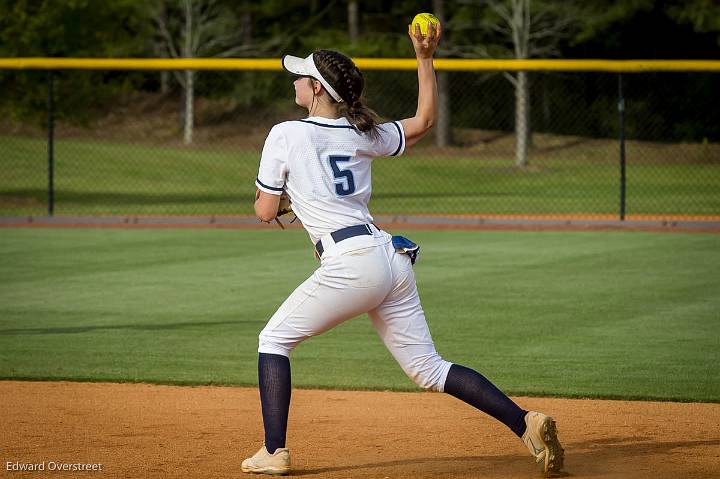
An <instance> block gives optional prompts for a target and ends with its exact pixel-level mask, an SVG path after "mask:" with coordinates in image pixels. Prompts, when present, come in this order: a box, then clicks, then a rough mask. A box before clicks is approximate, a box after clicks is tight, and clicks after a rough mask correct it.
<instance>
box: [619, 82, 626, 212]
mask: <svg viewBox="0 0 720 479" xmlns="http://www.w3.org/2000/svg"><path fill="white" fill-rule="evenodd" d="M618 112H619V113H620V221H625V187H626V177H625V97H623V84H622V73H619V74H618Z"/></svg>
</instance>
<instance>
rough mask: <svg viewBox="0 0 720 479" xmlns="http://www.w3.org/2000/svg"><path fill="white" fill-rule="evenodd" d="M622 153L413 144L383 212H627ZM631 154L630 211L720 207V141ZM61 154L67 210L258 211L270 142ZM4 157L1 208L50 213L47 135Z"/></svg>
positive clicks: (17, 141)
mask: <svg viewBox="0 0 720 479" xmlns="http://www.w3.org/2000/svg"><path fill="white" fill-rule="evenodd" d="M546 141H550V140H546ZM552 141H555V142H557V141H558V140H557V138H556V139H555V140H552ZM538 142H539V143H540V140H538ZM503 148H505V147H503ZM617 148H618V147H617V144H616V143H615V142H614V140H585V141H577V142H570V143H569V144H568V146H560V147H558V146H548V147H546V148H544V149H543V148H540V147H538V149H537V150H534V151H533V156H532V159H531V161H532V163H531V167H529V168H527V169H516V168H513V167H512V165H513V158H512V152H510V153H508V152H506V151H505V149H507V148H505V149H497V150H492V149H490V148H488V149H486V150H485V149H484V150H473V149H472V148H465V149H460V148H456V149H449V150H446V151H445V152H444V153H442V154H438V153H437V151H435V153H434V154H433V150H428V149H413V150H411V151H410V152H409V153H408V155H407V156H403V157H400V158H383V159H379V160H378V161H376V162H375V163H374V167H373V183H374V185H373V187H374V190H373V199H372V201H371V209H372V211H373V212H374V213H376V214H420V213H429V214H548V213H555V214H557V213H580V214H590V215H592V214H618V209H619V184H618V181H619V175H620V174H619V171H618V170H619V167H618V160H617V155H618V153H617ZM627 150H628V173H627V177H628V184H627V210H626V213H627V214H633V215H640V214H668V215H672V214H688V215H717V214H718V212H720V147H718V145H714V144H711V145H682V144H675V145H659V144H652V143H639V142H636V143H629V144H628V147H627ZM55 154H56V167H55V171H56V180H55V186H56V214H60V215H78V214H124V215H136V214H178V215H180V214H202V215H213V214H250V213H252V199H253V197H254V192H255V185H254V179H255V176H256V174H257V168H258V162H259V157H260V153H259V149H258V150H257V151H255V150H253V151H249V152H248V151H247V150H235V149H225V150H209V149H205V148H171V147H160V146H149V145H141V144H127V143H118V142H108V141H90V140H58V141H57V142H56V145H55ZM0 158H1V159H0V166H2V167H3V171H4V173H3V174H2V175H0V215H43V214H45V213H46V210H47V198H46V197H47V165H46V163H47V145H46V142H45V140H43V139H29V138H16V137H2V136H0Z"/></svg>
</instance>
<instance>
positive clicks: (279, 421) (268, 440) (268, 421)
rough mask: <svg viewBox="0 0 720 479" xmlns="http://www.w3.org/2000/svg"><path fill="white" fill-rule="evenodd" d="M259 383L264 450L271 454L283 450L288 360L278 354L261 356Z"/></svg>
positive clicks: (285, 431) (288, 385)
mask: <svg viewBox="0 0 720 479" xmlns="http://www.w3.org/2000/svg"><path fill="white" fill-rule="evenodd" d="M258 383H259V386H260V402H261V403H262V415H263V425H264V426H265V448H266V449H267V450H268V452H269V453H270V454H273V453H274V452H275V450H276V449H278V448H282V447H285V435H286V434H287V422H288V411H289V410H290V392H291V389H292V384H291V381H290V359H288V358H287V357H286V356H282V355H280V354H265V353H260V355H259V356H258Z"/></svg>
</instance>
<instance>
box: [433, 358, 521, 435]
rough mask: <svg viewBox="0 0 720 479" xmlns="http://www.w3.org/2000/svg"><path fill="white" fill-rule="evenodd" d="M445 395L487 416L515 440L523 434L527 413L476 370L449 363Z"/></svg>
mask: <svg viewBox="0 0 720 479" xmlns="http://www.w3.org/2000/svg"><path fill="white" fill-rule="evenodd" d="M445 392H446V393H448V394H450V395H451V396H455V397H456V398H458V399H460V400H461V401H465V402H466V403H468V404H470V405H471V406H474V407H476V408H478V409H480V410H481V411H482V412H484V413H486V414H489V415H491V416H492V417H494V418H495V419H497V420H498V421H500V422H502V423H503V424H505V425H506V426H507V427H509V428H510V429H511V430H512V432H514V433H515V434H517V436H518V437H522V435H523V434H524V433H525V428H526V425H525V414H527V411H525V410H523V409H521V408H520V407H519V406H518V405H517V404H515V403H514V402H513V401H512V400H511V399H510V398H509V397H507V396H506V395H505V394H504V393H503V392H502V391H500V390H499V389H498V388H497V387H495V385H494V384H493V383H491V382H490V381H488V380H487V378H485V376H483V375H482V374H480V373H478V372H477V371H473V370H472V369H469V368H466V367H464V366H460V365H459V364H453V365H452V366H450V372H449V373H448V376H447V380H446V381H445Z"/></svg>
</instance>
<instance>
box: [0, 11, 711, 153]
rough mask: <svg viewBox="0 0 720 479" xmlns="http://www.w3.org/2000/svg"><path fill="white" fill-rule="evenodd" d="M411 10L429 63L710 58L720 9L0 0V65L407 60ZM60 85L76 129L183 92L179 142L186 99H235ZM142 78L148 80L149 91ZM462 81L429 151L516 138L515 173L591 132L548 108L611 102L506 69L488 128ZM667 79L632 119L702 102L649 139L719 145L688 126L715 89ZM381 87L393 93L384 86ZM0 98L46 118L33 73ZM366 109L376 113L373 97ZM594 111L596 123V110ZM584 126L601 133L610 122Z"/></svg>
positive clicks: (185, 84)
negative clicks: (494, 137)
mask: <svg viewBox="0 0 720 479" xmlns="http://www.w3.org/2000/svg"><path fill="white" fill-rule="evenodd" d="M419 11H431V12H434V13H435V14H436V15H437V16H438V17H440V19H441V21H442V22H443V25H444V27H445V28H444V38H443V42H442V44H441V49H440V50H439V52H438V56H439V57H446V58H520V59H525V58H607V59H629V58H672V59H683V58H706V59H707V58H709V59H715V58H718V57H720V55H719V53H720V4H718V3H717V2H715V1H714V0H660V1H653V0H622V1H611V0H595V1H593V2H584V1H581V0H567V1H561V0H430V1H421V2H418V1H414V0H397V1H394V2H385V1H381V0H326V1H322V2H321V1H319V0H310V1H298V0H259V1H250V0H244V1H237V0H232V1H231V0H148V1H142V2H140V1H137V0H103V1H100V0H64V1H62V2H58V1H53V0H0V56H2V57H32V56H51V57H98V58H106V57H166V58H195V57H226V58H227V57H255V58H258V57H279V56H280V55H282V54H283V53H296V54H305V53H307V52H310V51H312V50H314V49H316V48H319V47H329V48H334V49H337V50H340V51H343V52H344V53H346V54H348V55H351V56H356V57H408V56H410V55H412V49H411V47H410V43H409V42H408V40H407V37H406V30H405V29H406V25H407V24H408V23H409V21H410V20H411V19H412V17H413V16H414V14H415V13H418V12H419ZM59 75H60V77H61V82H59V83H58V88H61V89H62V91H61V92H60V93H61V94H59V95H58V101H59V111H60V113H61V115H63V116H64V117H65V118H68V119H71V120H76V121H82V120H83V119H86V118H89V117H92V116H93V115H94V114H98V113H99V112H101V111H102V110H103V109H104V108H105V107H106V106H107V105H110V104H112V102H113V99H114V98H116V97H117V95H118V94H122V93H123V92H127V91H134V90H151V91H158V92H162V93H168V92H170V91H172V90H177V91H179V92H181V93H182V97H183V107H182V112H183V113H182V116H183V118H184V128H183V137H184V140H185V142H186V143H191V142H192V135H193V123H194V117H195V114H194V111H193V106H194V104H195V96H196V94H197V93H198V91H199V92H201V94H202V95H207V96H214V97H222V96H232V95H234V94H237V89H236V88H234V87H233V86H232V85H229V82H226V81H216V82H213V83H212V84H210V83H208V84H205V85H203V75H205V73H198V72H193V71H184V72H171V73H170V72H162V73H145V72H143V73H140V74H138V73H129V72H114V73H108V72H89V73H82V74H80V73H78V72H69V73H62V72H61V73H59ZM150 75H154V76H155V78H157V77H159V78H157V80H156V81H148V77H149V76H150ZM461 77H462V75H454V74H452V75H451V74H445V73H440V74H439V75H438V86H439V92H440V122H439V124H438V127H437V128H436V142H437V144H438V145H440V146H446V145H450V144H452V143H453V141H454V139H453V137H452V129H451V128H450V125H451V124H452V125H460V126H470V127H472V126H475V127H484V128H497V129H514V131H515V138H516V153H517V156H516V163H517V164H518V165H520V166H522V165H524V164H526V163H527V150H528V148H530V147H531V145H532V132H533V131H536V130H538V128H542V129H544V130H546V131H548V130H552V129H553V128H555V129H557V130H561V131H560V132H565V130H568V131H567V132H571V133H578V134H583V133H587V131H583V128H585V129H586V130H590V129H593V131H597V124H596V125H595V126H592V127H591V126H590V125H585V126H583V125H578V124H576V123H577V122H571V123H570V124H567V125H564V124H563V121H562V119H563V115H564V116H565V117H566V116H567V115H566V114H564V113H563V111H562V109H560V108H559V105H564V104H567V106H565V107H563V108H569V109H572V108H573V105H577V102H579V101H586V102H588V103H594V102H600V103H603V102H606V103H607V102H612V101H614V100H613V99H612V95H613V94H614V92H612V91H609V92H599V93H597V92H596V93H595V95H599V96H600V97H599V98H586V99H585V100H583V98H582V97H583V95H587V93H584V92H583V91H582V90H584V89H585V88H586V86H580V87H579V86H578V85H574V86H571V87H569V86H568V84H567V82H564V81H562V79H557V78H555V79H553V78H550V77H547V76H544V75H532V76H531V75H528V74H527V73H525V72H518V73H512V74H511V73H505V74H498V75H495V76H494V77H492V78H487V77H486V76H484V77H483V78H482V79H481V81H482V82H483V85H484V87H485V88H493V89H495V90H502V89H510V90H512V92H513V95H514V98H515V101H514V105H511V108H510V109H511V111H512V112H514V115H512V116H511V117H508V115H507V114H504V115H496V118H495V119H494V120H490V121H491V123H492V122H494V124H483V125H472V124H469V125H466V123H469V122H470V123H471V122H472V121H473V120H471V119H470V115H468V114H467V112H465V111H463V109H464V108H468V106H467V105H466V104H464V103H463V102H462V99H459V98H458V96H459V95H458V94H455V93H454V92H455V91H456V90H458V89H459V86H458V85H457V84H455V85H453V82H457V81H459V80H458V79H459V78H461ZM708 78H709V79H708ZM373 81H374V82H378V83H382V82H388V83H390V82H391V80H390V79H389V78H384V77H383V75H374V76H373ZM659 81H660V82H665V83H667V80H663V79H660V80H659ZM669 81H670V83H671V86H672V87H673V88H671V89H674V90H675V91H677V92H678V94H676V95H675V98H674V99H673V98H670V99H669V98H667V97H663V96H660V95H658V96H657V97H656V98H655V97H654V95H653V97H649V98H644V99H643V100H642V101H643V108H644V109H647V111H649V112H657V115H666V114H667V113H668V112H669V111H672V110H673V109H675V110H677V111H683V110H687V107H686V106H684V105H682V104H681V103H682V102H687V101H690V100H691V99H692V98H690V97H692V96H700V97H701V98H705V100H703V101H700V103H699V104H698V105H697V106H696V107H695V106H694V107H693V108H694V109H695V110H696V111H694V112H693V113H692V114H691V115H690V116H689V117H687V118H686V117H682V116H678V117H677V118H672V119H670V120H673V121H677V122H681V123H683V122H684V123H683V125H684V126H682V127H681V128H678V129H676V130H673V131H668V130H667V128H665V129H662V128H660V129H661V130H662V131H659V132H657V133H656V134H657V135H658V136H661V137H662V138H661V139H666V140H697V139H698V135H699V136H703V137H708V136H709V137H711V138H713V139H720V126H715V127H712V126H711V127H710V129H709V130H708V128H693V125H697V124H698V118H703V115H704V114H705V113H707V112H705V111H704V110H703V109H704V108H707V109H709V108H714V105H717V103H718V102H717V100H718V99H720V98H718V96H719V95H720V93H719V92H720V88H718V86H719V84H718V80H717V78H715V77H714V76H710V77H708V76H707V75H706V76H702V75H700V76H697V77H693V76H684V77H682V78H679V77H677V78H671V79H670V80H669ZM250 86H251V87H253V88H251V90H253V91H252V92H249V93H248V92H246V93H245V95H249V96H250V97H251V98H249V99H248V101H251V102H255V103H257V104H264V103H267V102H269V101H271V100H272V98H273V95H274V87H275V86H274V85H264V86H261V85H258V84H257V83H254V84H251V85H250ZM387 87H388V88H387V90H388V91H392V85H388V86H387ZM664 87H667V85H664ZM0 88H2V89H3V91H4V92H6V94H4V95H2V99H0V108H3V109H4V110H6V111H8V112H9V114H10V115H11V116H12V117H14V118H16V119H18V120H19V121H33V120H37V119H39V118H41V117H42V116H43V115H44V108H45V101H46V95H47V93H46V88H47V87H46V84H45V81H44V79H43V77H42V75H38V74H37V73H36V74H32V73H28V74H18V73H17V72H0ZM382 90H383V89H382V88H378V89H377V91H382ZM681 92H682V93H681ZM605 97H606V98H605ZM376 100H377V101H376V103H377V104H383V102H382V98H379V99H376ZM710 100H714V101H710ZM489 101H490V102H491V103H492V99H489ZM549 101H552V102H553V105H558V106H556V107H555V108H553V110H554V111H556V112H558V113H556V116H558V117H559V118H558V121H553V122H549V121H547V118H545V117H547V111H545V110H547V108H545V107H544V106H543V105H545V104H546V102H549ZM590 106H592V105H590ZM504 109H505V110H507V109H508V107H507V105H505V108H504ZM538 109H539V110H541V111H539V112H537V111H536V110H538ZM594 114H597V115H601V116H602V113H600V112H597V113H594ZM451 115H452V117H451ZM674 115H679V114H678V113H674ZM705 117H707V116H705ZM596 120H597V121H599V123H608V122H611V120H610V119H609V118H608V119H603V118H600V119H596ZM665 120H668V119H667V118H665ZM661 123H662V122H660V121H658V124H661ZM553 125H555V126H553ZM573 128H575V129H578V128H579V129H580V131H572V130H573ZM700 130H702V131H700ZM601 134H602V132H601ZM668 135H669V136H670V137H668Z"/></svg>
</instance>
